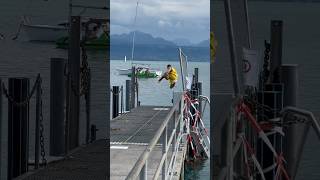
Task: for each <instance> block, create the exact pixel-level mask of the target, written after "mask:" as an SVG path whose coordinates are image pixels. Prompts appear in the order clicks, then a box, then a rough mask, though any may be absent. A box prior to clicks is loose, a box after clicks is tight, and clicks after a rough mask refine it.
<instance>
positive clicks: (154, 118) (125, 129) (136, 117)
mask: <svg viewBox="0 0 320 180" xmlns="http://www.w3.org/2000/svg"><path fill="white" fill-rule="evenodd" d="M170 109H171V107H164V106H161V107H159V106H139V107H137V108H134V109H132V111H131V112H129V113H127V114H123V115H122V116H119V117H117V118H115V119H113V120H112V121H111V123H110V128H111V131H110V137H111V142H110V179H112V180H123V179H125V178H126V177H127V175H128V174H129V172H130V170H131V169H132V168H133V166H134V164H135V163H136V161H137V160H138V158H139V157H140V155H141V154H142V153H143V151H144V150H145V149H146V147H147V146H148V144H149V142H150V140H151V139H152V138H153V137H154V135H155V133H156V131H157V130H158V129H159V127H160V125H161V124H162V123H163V121H164V120H165V118H166V116H167V115H168V113H169V111H170ZM172 128H173V125H172V126H169V128H168V131H170V130H172ZM169 149H170V150H169V153H168V159H170V158H171V156H172V147H170V148H169ZM185 152H186V148H185V147H183V148H181V149H180V151H179V153H178V156H177V161H176V167H175V173H174V177H173V179H177V180H178V179H179V178H180V174H181V173H182V172H181V171H183V168H182V167H183V163H184V157H185ZM161 155H162V144H160V143H159V142H158V143H157V145H156V148H155V149H154V150H153V151H152V153H151V155H150V157H151V158H150V159H149V160H148V173H147V177H148V179H151V178H152V177H153V175H154V173H155V171H156V168H157V166H158V164H159V162H160V160H161ZM160 177H161V175H160Z"/></svg>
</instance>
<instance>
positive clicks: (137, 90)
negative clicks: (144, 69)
mask: <svg viewBox="0 0 320 180" xmlns="http://www.w3.org/2000/svg"><path fill="white" fill-rule="evenodd" d="M135 85H136V94H137V98H136V101H137V106H140V101H139V83H138V77H137V74H136V75H135Z"/></svg>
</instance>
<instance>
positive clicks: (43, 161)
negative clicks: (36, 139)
mask: <svg viewBox="0 0 320 180" xmlns="http://www.w3.org/2000/svg"><path fill="white" fill-rule="evenodd" d="M39 86H40V155H41V160H42V164H43V165H47V159H46V152H45V148H44V136H43V132H44V126H43V111H42V109H43V108H42V107H43V106H42V92H43V90H42V78H41V77H40V76H39Z"/></svg>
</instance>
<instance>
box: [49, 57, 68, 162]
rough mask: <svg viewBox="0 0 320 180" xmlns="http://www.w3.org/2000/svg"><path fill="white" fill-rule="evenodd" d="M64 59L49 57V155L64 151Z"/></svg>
mask: <svg viewBox="0 0 320 180" xmlns="http://www.w3.org/2000/svg"><path fill="white" fill-rule="evenodd" d="M65 64H66V59H62V58H51V65H50V155H51V156H60V155H63V154H64V153H65V133H64V131H65V125H64V123H65V121H64V120H65V115H64V110H65V75H64V69H65Z"/></svg>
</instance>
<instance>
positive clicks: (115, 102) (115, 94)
mask: <svg viewBox="0 0 320 180" xmlns="http://www.w3.org/2000/svg"><path fill="white" fill-rule="evenodd" d="M117 116H119V86H113V87H112V118H115V117H117Z"/></svg>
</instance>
